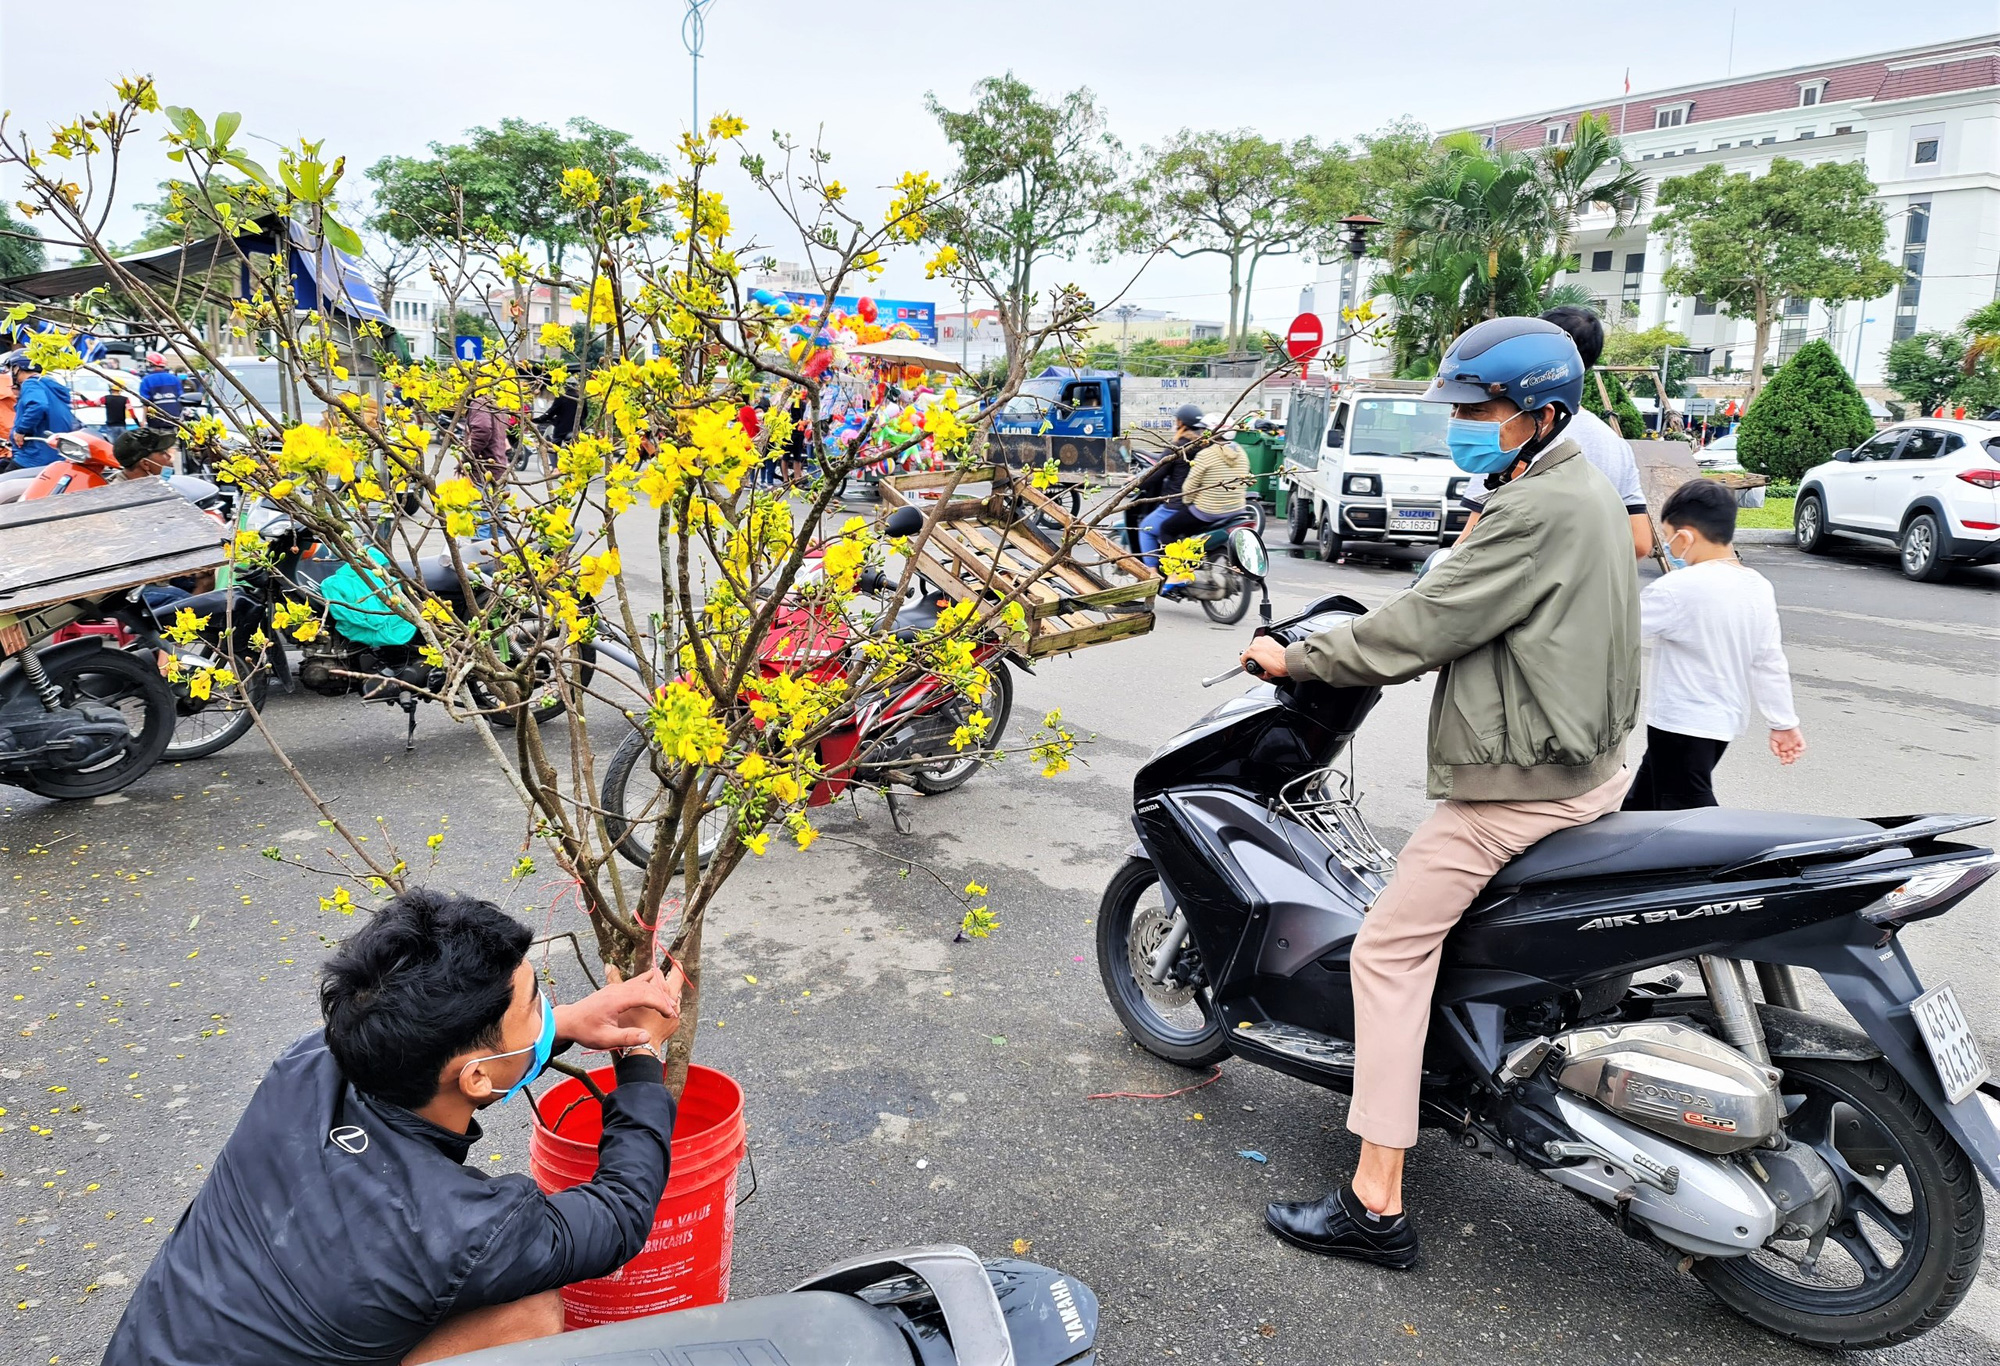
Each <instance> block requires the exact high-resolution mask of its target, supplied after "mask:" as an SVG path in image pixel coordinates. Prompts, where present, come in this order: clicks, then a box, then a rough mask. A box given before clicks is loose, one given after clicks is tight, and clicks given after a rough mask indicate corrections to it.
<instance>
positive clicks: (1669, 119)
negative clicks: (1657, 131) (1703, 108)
mask: <svg viewBox="0 0 2000 1366" xmlns="http://www.w3.org/2000/svg"><path fill="white" fill-rule="evenodd" d="M1693 112H1694V106H1693V105H1691V104H1670V105H1664V106H1662V107H1660V108H1658V109H1655V110H1654V111H1653V127H1655V128H1678V127H1680V126H1681V125H1682V124H1684V123H1686V122H1687V121H1688V115H1689V114H1691V113H1693Z"/></svg>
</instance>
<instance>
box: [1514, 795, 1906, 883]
mask: <svg viewBox="0 0 2000 1366" xmlns="http://www.w3.org/2000/svg"><path fill="white" fill-rule="evenodd" d="M1881 829H1882V828H1881V827H1880V826H1878V825H1876V824H1874V823H1873V822H1871V821H1862V820H1855V819H1853V818H1851V817H1847V816H1801V815H1797V814H1795V813H1793V812H1789V811H1739V810H1736V809H1735V808H1732V807H1726V806H1699V807H1695V808H1693V809H1692V810H1688V811H1614V812H1612V813H1611V814H1610V815H1608V816H1600V817H1598V818H1597V819H1596V820H1594V821H1592V822H1591V823H1590V824H1588V825H1576V826H1571V827H1570V828H1569V829H1567V830H1558V831H1556V833H1555V834H1553V835H1550V836H1549V837H1547V838H1546V839H1544V840H1542V841H1541V842H1540V843H1539V844H1536V845H1534V846H1532V847H1531V848H1529V849H1528V851H1527V852H1526V853H1524V854H1522V855H1521V856H1520V857H1519V858H1516V859H1515V860H1514V861H1513V862H1512V863H1509V864H1508V865H1507V866H1506V867H1505V868H1502V869H1501V870H1500V871H1499V872H1498V873H1496V874H1495V875H1494V877H1493V880H1492V881H1491V882H1489V883H1487V884H1486V885H1487V887H1488V888H1489V889H1490V890H1492V891H1496V892H1504V891H1509V890H1512V889H1514V888H1517V887H1529V886H1533V885H1535V884H1537V883H1545V882H1576V881H1581V880H1582V879H1584V878H1605V877H1633V876H1638V875H1640V874H1645V873H1669V872H1680V871H1682V870H1687V871H1698V870H1701V869H1709V868H1726V867H1730V866H1732V865H1734V864H1738V863H1743V862H1745V861H1747V860H1749V859H1753V858H1755V857H1756V856H1757V855H1759V854H1761V853H1763V852H1764V851H1765V850H1767V849H1773V848H1776V847H1777V846H1779V845H1781V844H1799V843H1802V842H1804V841H1806V840H1824V839H1840V838H1843V837H1845V836H1850V835H1875V834H1880V833H1881Z"/></svg>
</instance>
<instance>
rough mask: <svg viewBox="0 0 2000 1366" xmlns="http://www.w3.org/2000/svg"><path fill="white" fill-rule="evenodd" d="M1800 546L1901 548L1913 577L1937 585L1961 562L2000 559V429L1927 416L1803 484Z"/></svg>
mask: <svg viewBox="0 0 2000 1366" xmlns="http://www.w3.org/2000/svg"><path fill="white" fill-rule="evenodd" d="M1792 524H1793V528H1794V529H1795V530H1796V531H1797V533H1798V538H1799V549H1801V550H1803V551H1805V552H1806V553H1807V554H1809V555H1817V554H1820V553H1822V552H1823V551H1825V550H1826V548H1827V546H1828V545H1829V544H1830V542H1831V538H1832V537H1834V536H1861V537H1868V538H1872V539H1876V540H1883V541H1891V542H1894V543H1895V545H1896V546H1897V547H1898V549H1900V550H1901V551H1902V561H1903V573H1904V574H1905V575H1906V576H1908V577H1909V578H1912V579H1922V580H1925V581H1927V582H1935V581H1936V580H1938V579H1941V578H1943V577H1944V576H1945V575H1946V574H1947V573H1948V572H1949V571H1950V566H1951V565H1952V564H1953V563H1959V564H1992V563H1993V562H1994V561H1996V560H2000V422H1972V421H1957V420H1953V419H1951V418H1941V417H1939V418H1922V419H1919V420H1917V421H1915V422H1899V423H1897V424H1896V425H1895V426H1893V427H1887V428H1884V429H1883V430H1882V431H1879V432H1877V433H1876V434H1875V435H1874V436H1871V437H1869V438H1868V440H1866V441H1864V442H1862V443H1861V444H1860V445H1859V446H1857V447H1856V448H1855V449H1853V450H1851V451H1835V452H1834V454H1833V459H1831V460H1829V461H1827V462H1826V463H1825V464H1824V465H1815V466H1813V467H1812V468H1811V469H1809V470H1807V471H1806V473H1805V477H1804V478H1802V479H1800V480H1799V494H1798V503H1797V504H1796V505H1795V507H1794V510H1793V523H1792Z"/></svg>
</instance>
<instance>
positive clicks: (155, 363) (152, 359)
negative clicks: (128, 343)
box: [146, 351, 167, 370]
mask: <svg viewBox="0 0 2000 1366" xmlns="http://www.w3.org/2000/svg"><path fill="white" fill-rule="evenodd" d="M146 364H148V365H150V366H152V367H154V368H155V369H157V370H164V369H166V368H167V358H166V357H165V356H164V355H162V354H160V353H159V352H158V351H148V352H147V353H146Z"/></svg>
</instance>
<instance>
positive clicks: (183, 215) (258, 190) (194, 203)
mask: <svg viewBox="0 0 2000 1366" xmlns="http://www.w3.org/2000/svg"><path fill="white" fill-rule="evenodd" d="M159 188H160V197H159V198H158V199H156V200H154V201H153V202H152V203H150V204H135V205H134V206H133V207H134V208H136V209H138V210H139V211H140V212H141V213H143V214H144V215H145V216H146V217H145V226H144V227H143V228H141V229H140V231H139V235H138V236H137V237H135V238H133V239H132V240H131V241H130V242H128V243H127V244H126V245H125V250H126V251H128V252H137V251H161V250H164V249H165V248H167V247H175V246H179V245H181V244H182V243H184V242H196V241H200V240H202V239H203V238H208V237H213V236H215V235H216V234H217V233H219V232H222V231H224V230H225V228H227V229H228V230H231V231H240V230H242V229H243V228H244V227H245V226H246V225H248V224H249V223H251V222H252V221H254V220H256V219H258V218H261V217H263V216H264V215H266V214H269V213H273V212H275V211H277V207H278V206H277V203H276V200H275V199H274V197H273V196H272V195H271V193H270V192H269V191H268V190H266V189H264V188H263V187H262V186H260V185H258V184H256V183H255V182H254V181H248V180H229V179H226V178H224V177H221V176H217V177H215V178H213V179H211V180H210V181H209V182H208V184H207V185H206V186H205V187H203V188H200V189H197V188H196V187H195V185H194V183H193V182H192V181H187V180H163V181H161V182H160V187H159Z"/></svg>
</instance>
